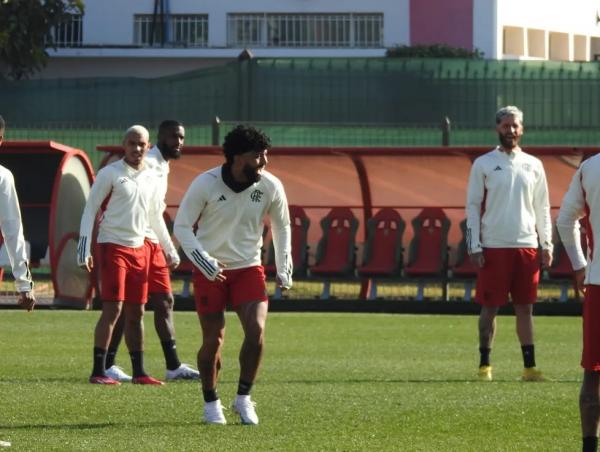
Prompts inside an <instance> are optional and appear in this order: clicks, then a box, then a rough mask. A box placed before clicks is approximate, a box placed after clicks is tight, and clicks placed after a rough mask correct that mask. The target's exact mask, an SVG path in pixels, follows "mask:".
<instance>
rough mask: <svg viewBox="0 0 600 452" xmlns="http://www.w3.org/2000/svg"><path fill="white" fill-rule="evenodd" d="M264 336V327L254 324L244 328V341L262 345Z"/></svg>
mask: <svg viewBox="0 0 600 452" xmlns="http://www.w3.org/2000/svg"><path fill="white" fill-rule="evenodd" d="M264 335H265V329H264V326H263V325H261V324H259V323H256V324H253V325H251V326H249V327H247V328H246V335H245V339H246V341H247V342H250V343H252V344H255V345H262V343H263V340H264Z"/></svg>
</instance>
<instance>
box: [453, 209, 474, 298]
mask: <svg viewBox="0 0 600 452" xmlns="http://www.w3.org/2000/svg"><path fill="white" fill-rule="evenodd" d="M460 230H461V232H462V238H461V240H460V242H459V244H458V248H457V250H456V262H455V263H454V265H453V266H452V277H453V278H457V279H461V280H464V283H465V295H464V300H465V301H471V290H472V288H473V282H474V280H475V279H476V278H477V268H475V266H474V265H473V264H472V263H471V259H470V258H469V253H468V248H467V220H466V219H465V220H463V221H461V222H460Z"/></svg>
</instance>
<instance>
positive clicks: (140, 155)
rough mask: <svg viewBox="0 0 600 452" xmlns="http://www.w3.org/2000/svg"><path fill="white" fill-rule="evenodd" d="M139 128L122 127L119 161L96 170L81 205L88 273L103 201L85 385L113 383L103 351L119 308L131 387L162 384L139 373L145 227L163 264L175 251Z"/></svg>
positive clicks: (81, 249)
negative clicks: (97, 310)
mask: <svg viewBox="0 0 600 452" xmlns="http://www.w3.org/2000/svg"><path fill="white" fill-rule="evenodd" d="M148 141H149V138H148V131H147V130H146V129H145V128H144V127H142V126H137V125H136V126H132V127H130V128H129V129H127V131H126V133H125V138H124V140H123V149H124V157H123V158H122V159H121V160H118V161H116V162H114V163H112V164H110V165H108V166H106V167H104V168H102V169H101V170H100V171H98V174H97V176H96V181H95V182H94V184H93V185H92V188H91V191H90V194H89V197H88V200H87V202H86V205H85V208H84V211H83V216H82V218H81V227H80V234H79V244H78V248H77V260H78V263H79V265H80V266H84V267H86V268H87V270H88V271H91V270H92V268H93V267H94V264H95V263H94V260H93V258H92V254H91V243H92V230H93V228H94V220H95V218H96V214H97V213H98V210H99V209H100V207H101V205H102V203H104V202H105V200H106V199H107V198H108V201H107V204H106V209H105V211H104V212H103V213H102V217H101V219H100V221H99V226H98V239H97V241H98V243H99V246H100V254H101V258H100V262H99V265H98V266H99V270H100V281H101V285H100V286H101V288H100V292H101V293H100V298H101V299H102V314H101V316H100V319H99V320H98V324H97V325H96V330H95V336H94V367H93V370H92V375H91V377H90V383H94V384H119V382H118V381H116V380H114V379H113V378H110V377H109V376H107V375H106V373H105V368H106V365H105V364H106V351H107V348H108V345H109V342H110V337H111V334H112V330H113V328H114V325H115V322H116V321H117V319H118V317H119V315H120V313H121V310H123V311H124V316H125V342H126V343H127V347H128V348H129V354H130V356H131V363H132V367H133V380H132V381H133V383H138V384H156V385H158V384H163V382H162V381H160V380H157V379H155V378H152V377H150V376H149V375H147V374H146V372H145V370H144V361H143V353H144V352H143V350H144V329H143V323H142V318H143V314H144V304H145V303H146V301H147V297H148V255H149V247H148V246H147V245H146V244H145V242H144V241H145V237H146V230H147V225H148V224H150V225H151V226H152V229H153V230H154V232H155V233H156V234H157V236H158V238H159V241H160V244H161V246H162V247H163V249H164V250H165V253H166V256H167V262H168V263H169V264H170V263H176V262H177V261H178V259H179V256H178V255H177V250H176V249H175V247H174V246H173V243H172V242H171V238H170V237H169V233H168V231H167V228H166V225H165V223H164V220H163V218H162V212H163V210H164V203H161V202H159V199H158V197H157V196H156V194H155V193H154V192H155V190H156V187H157V185H158V184H157V177H156V172H155V171H154V170H153V169H151V168H148V167H147V166H146V165H145V164H144V156H145V154H146V152H147V151H148V145H149V142H148Z"/></svg>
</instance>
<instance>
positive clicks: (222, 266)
mask: <svg viewBox="0 0 600 452" xmlns="http://www.w3.org/2000/svg"><path fill="white" fill-rule="evenodd" d="M217 265H218V266H219V272H218V273H217V276H215V281H218V282H224V281H226V280H227V276H225V273H223V270H224V269H225V268H226V267H227V265H225V264H224V263H223V262H221V261H217Z"/></svg>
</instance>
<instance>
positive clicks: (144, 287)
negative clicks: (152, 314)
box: [100, 243, 148, 304]
mask: <svg viewBox="0 0 600 452" xmlns="http://www.w3.org/2000/svg"><path fill="white" fill-rule="evenodd" d="M100 253H101V263H100V298H101V299H102V301H124V302H126V303H136V304H144V303H146V301H147V300H148V247H146V246H145V245H144V246H140V247H138V248H130V247H128V246H122V245H116V244H114V243H100Z"/></svg>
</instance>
